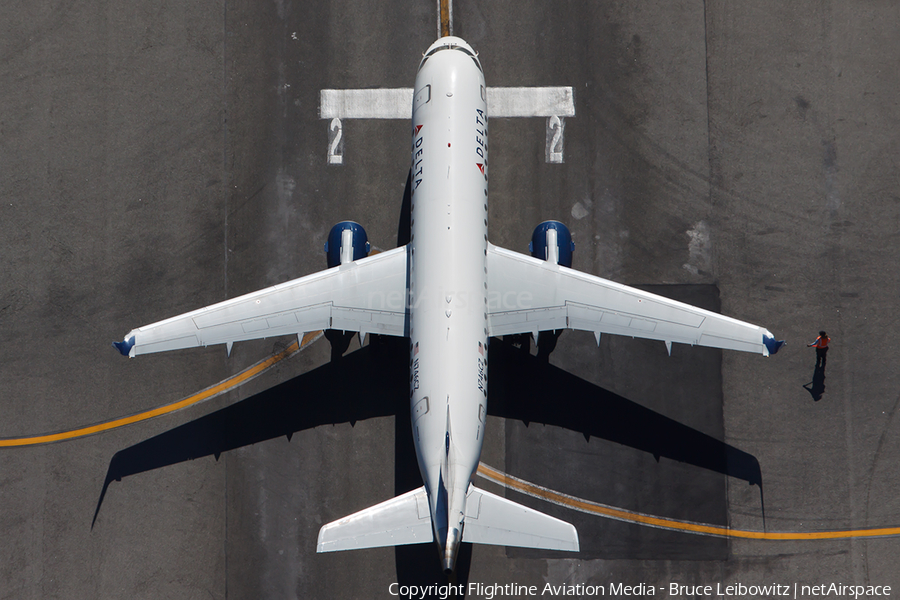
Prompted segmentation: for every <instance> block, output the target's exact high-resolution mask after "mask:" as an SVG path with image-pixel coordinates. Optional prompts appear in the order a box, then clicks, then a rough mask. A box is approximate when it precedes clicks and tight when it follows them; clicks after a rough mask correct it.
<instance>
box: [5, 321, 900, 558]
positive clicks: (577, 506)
mask: <svg viewBox="0 0 900 600" xmlns="http://www.w3.org/2000/svg"><path fill="white" fill-rule="evenodd" d="M321 336H322V332H321V331H315V332H312V333H307V334H306V335H305V336H303V340H302V342H301V343H298V342H294V343H293V344H291V345H290V346H288V347H287V348H286V349H285V350H283V351H282V352H279V353H278V354H276V355H274V356H270V357H269V358H267V359H265V360H262V361H260V362H258V363H256V364H255V365H252V366H250V367H248V368H246V369H244V370H243V371H241V372H240V373H238V374H236V375H233V376H231V377H229V378H228V379H224V380H222V381H220V382H219V383H217V384H215V385H213V386H210V387H208V388H206V389H205V390H202V391H200V392H197V393H196V394H193V395H191V396H188V397H187V398H184V399H182V400H179V401H178V402H173V403H171V404H166V405H165V406H160V407H158V408H154V409H152V410H148V411H144V412H141V413H138V414H136V415H132V416H130V417H122V418H119V419H113V420H112V421H107V422H105V423H99V424H97V425H90V426H87V427H80V428H78V429H72V430H69V431H61V432H58V433H50V434H44V435H34V436H26V437H19V438H8V439H0V448H13V447H22V446H36V445H40V444H49V443H52V442H60V441H65V440H73V439H76V438H80V437H84V436H88V435H93V434H96V433H102V432H104V431H110V430H112V429H116V428H118V427H123V426H125V425H131V424H133V423H139V422H141V421H146V420H148V419H152V418H154V417H159V416H162V415H167V414H170V413H173V412H175V411H178V410H181V409H183V408H187V407H188V406H192V405H194V404H197V403H199V402H203V401H204V400H209V399H210V398H213V397H214V396H217V395H219V394H222V393H224V392H227V391H229V390H231V389H233V388H235V387H237V386H239V385H241V384H243V383H246V382H247V381H249V380H250V379H252V378H254V377H256V376H257V375H259V374H260V373H262V372H263V371H265V370H267V369H269V368H270V367H272V366H274V365H276V364H277V363H279V362H281V361H282V360H284V359H286V358H289V357H291V356H293V355H294V354H296V353H297V352H299V351H300V350H302V349H304V348H306V347H307V346H308V345H309V344H311V343H312V342H314V341H316V340H317V339H319V337H321ZM478 475H480V476H481V477H483V478H485V479H487V480H489V481H493V482H494V483H496V484H498V485H501V486H503V487H506V488H509V489H512V490H516V491H518V492H521V493H523V494H527V495H529V496H532V497H534V498H540V499H542V500H545V501H547V502H552V503H553V504H557V505H559V506H563V507H566V508H569V509H572V510H577V511H580V512H584V513H588V514H592V515H597V516H602V517H607V518H609V519H615V520H618V521H624V522H627V523H634V524H637V525H644V526H646V527H655V528H658V529H667V530H670V531H680V532H683V533H692V534H696V535H708V536H714V537H724V538H744V539H757V540H834V539H848V538H874V537H888V536H900V527H879V528H873V529H848V530H841V531H810V532H801V531H797V532H768V531H752V530H742V529H732V528H730V527H722V526H719V525H707V524H704V523H696V522H693V521H682V520H678V519H666V518H663V517H655V516H653V515H648V514H644V513H639V512H635V511H630V510H625V509H622V508H616V507H613V506H608V505H606V504H600V503H599V502H592V501H590V500H584V499H582V498H577V497H575V496H570V495H568V494H563V493H562V492H557V491H555V490H551V489H549V488H546V487H543V486H540V485H537V484H535V483H531V482H529V481H525V480H524V479H519V478H518V477H514V476H512V475H508V474H506V473H504V472H502V471H499V470H497V469H495V468H493V467H491V466H488V465H486V464H484V463H480V464H479V465H478Z"/></svg>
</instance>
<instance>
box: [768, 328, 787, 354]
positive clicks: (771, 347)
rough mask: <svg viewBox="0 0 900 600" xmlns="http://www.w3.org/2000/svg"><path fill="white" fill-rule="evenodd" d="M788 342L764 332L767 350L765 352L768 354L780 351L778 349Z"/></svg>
mask: <svg viewBox="0 0 900 600" xmlns="http://www.w3.org/2000/svg"><path fill="white" fill-rule="evenodd" d="M786 343H787V342H785V341H784V340H776V339H775V338H774V336H772V335H771V334H769V335H766V334H765V333H764V334H763V346H765V348H766V352H763V354H765V355H766V356H770V355H772V354H775V353H776V352H778V350H779V349H780V348H781V347H782V346H784V345H785V344H786Z"/></svg>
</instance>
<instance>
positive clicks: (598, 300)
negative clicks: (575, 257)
mask: <svg viewBox="0 0 900 600" xmlns="http://www.w3.org/2000/svg"><path fill="white" fill-rule="evenodd" d="M487 262H488V332H489V335H491V336H501V335H510V334H516V333H532V334H534V335H535V336H536V335H537V334H538V332H540V331H550V330H556V329H567V328H568V329H581V330H585V331H592V332H594V335H595V336H596V338H597V340H598V342H599V340H600V334H601V333H613V334H618V335H627V336H631V337H639V338H648V339H652V340H662V341H664V342H665V343H666V347H667V348H669V350H670V351H671V345H672V342H680V343H683V344H692V345H698V346H711V347H713V348H726V349H730V350H743V351H745V352H756V353H760V354H762V355H764V356H768V355H769V354H774V353H775V352H777V351H778V348H780V347H781V345H782V344H783V343H784V342H779V341H776V340H775V338H774V337H773V336H772V334H771V333H770V332H769V331H768V330H767V329H764V328H762V327H759V326H757V325H751V324H750V323H745V322H743V321H738V320H737V319H732V318H730V317H726V316H723V315H720V314H718V313H714V312H710V311H708V310H703V309H701V308H697V307H694V306H691V305H690V304H684V303H683V302H676V301H675V300H669V299H668V298H664V297H662V296H657V295H656V294H651V293H649V292H645V291H642V290H639V289H636V288H632V287H629V286H627V285H622V284H620V283H615V282H613V281H609V280H607V279H602V278H600V277H595V276H593V275H588V274H587V273H582V272H580V271H575V270H573V269H569V268H567V267H563V266H560V265H556V264H552V263H548V262H546V261H543V260H539V259H536V258H532V257H530V256H526V255H524V254H519V253H518V252H513V251H511V250H505V249H503V248H499V247H497V246H494V245H493V244H489V245H488V256H487Z"/></svg>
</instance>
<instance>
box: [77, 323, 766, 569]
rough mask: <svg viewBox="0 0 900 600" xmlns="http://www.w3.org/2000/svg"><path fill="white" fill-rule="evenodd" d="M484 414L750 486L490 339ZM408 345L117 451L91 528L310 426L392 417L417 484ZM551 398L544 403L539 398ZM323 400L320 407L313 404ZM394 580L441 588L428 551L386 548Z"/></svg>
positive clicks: (433, 554)
mask: <svg viewBox="0 0 900 600" xmlns="http://www.w3.org/2000/svg"><path fill="white" fill-rule="evenodd" d="M488 360H489V365H490V380H489V395H490V402H489V404H488V414H490V415H493V416H497V417H504V418H507V419H516V420H521V421H523V422H525V423H526V424H528V423H543V424H545V425H552V426H556V427H562V428H565V429H568V430H571V431H576V432H579V433H581V434H583V435H584V436H585V437H586V438H590V437H596V438H602V439H606V440H609V441H612V442H616V443H619V444H623V445H626V446H630V447H632V448H636V449H639V450H643V451H645V452H649V453H651V454H653V455H654V456H655V457H657V459H659V458H661V457H664V458H669V459H672V460H677V461H681V462H684V463H688V464H691V465H694V466H697V467H700V468H702V469H709V470H711V471H715V472H718V473H722V474H726V475H729V476H731V477H736V478H738V479H742V480H744V481H747V482H748V483H751V484H757V485H759V486H760V492H762V474H761V470H760V466H759V462H758V461H757V460H756V458H754V457H753V456H752V455H750V454H747V453H746V452H743V451H741V450H738V449H737V448H734V447H732V446H729V445H728V444H725V443H723V442H721V441H719V440H716V439H714V438H712V437H710V436H708V435H706V434H704V433H701V432H699V431H697V430H695V429H692V428H690V427H687V426H685V425H683V424H681V423H678V422H677V421H674V420H672V419H669V418H668V417H665V416H662V415H660V414H658V413H656V412H654V411H652V410H649V409H647V408H645V407H643V406H640V405H639V404H636V403H634V402H632V401H630V400H628V399H626V398H623V397H622V396H619V395H617V394H614V393H612V392H609V391H607V390H605V389H603V388H600V387H598V386H596V385H594V384H591V383H589V382H587V381H584V380H583V379H580V378H579V377H576V376H574V375H571V374H569V373H567V372H565V371H563V370H562V369H560V368H557V367H554V366H553V365H550V364H549V363H547V362H545V361H543V360H540V359H538V358H536V357H534V356H531V355H530V354H528V353H527V352H525V351H523V350H521V349H520V348H517V347H514V346H513V345H512V344H510V343H509V342H504V341H503V340H501V339H493V340H492V341H491V344H490V346H489V350H488ZM408 377H409V366H408V342H407V341H406V339H405V338H382V337H379V336H371V338H370V342H369V344H367V345H366V346H365V347H363V348H361V349H359V350H357V351H355V352H352V353H350V354H348V355H346V356H344V357H342V358H340V359H339V360H337V361H332V362H330V363H328V364H325V365H322V366H321V367H318V368H316V369H314V370H312V371H310V372H308V373H304V374H303V375H300V376H298V377H295V378H293V379H291V380H289V381H286V382H284V383H282V384H279V385H277V386H274V387H272V388H270V389H268V390H265V391H263V392H260V393H258V394H255V395H254V396H251V397H249V398H246V399H245V400H242V401H240V402H237V403H236V404H233V405H231V406H228V407H226V408H223V409H220V410H218V411H215V412H213V413H210V414H208V415H205V416H202V417H199V418H197V419H195V420H193V421H191V422H189V423H186V424H184V425H181V426H179V427H176V428H174V429H172V430H170V431H167V432H165V433H162V434H160V435H157V436H155V437H152V438H150V439H147V440H145V441H143V442H140V443H137V444H135V445H133V446H130V447H128V448H125V449H123V450H120V451H119V452H117V453H116V454H115V455H114V456H113V458H112V460H111V461H110V463H109V467H108V470H107V474H106V479H105V481H104V483H103V488H102V490H101V492H100V497H99V499H98V501H97V507H96V510H95V512H94V517H93V521H92V527H93V524H94V523H96V520H97V516H98V515H99V512H100V508H101V506H102V504H103V500H104V498H105V497H106V494H107V492H108V491H109V487H110V485H111V484H112V482H114V481H121V480H122V479H123V478H125V477H129V476H132V475H136V474H139V473H144V472H147V471H151V470H154V469H159V468H162V467H166V466H169V465H174V464H178V463H181V462H185V461H188V460H193V459H196V458H200V457H205V456H215V457H217V458H218V456H219V455H220V454H222V453H223V452H227V451H229V450H234V449H236V448H241V447H244V446H249V445H252V444H256V443H259V442H263V441H266V440H271V439H275V438H278V437H282V436H285V437H287V438H288V439H290V437H291V436H292V435H293V434H294V433H297V432H300V431H304V430H307V429H311V428H314V427H317V426H320V425H326V424H336V423H351V424H353V423H355V422H356V421H361V420H364V419H370V418H374V417H387V416H394V417H396V419H397V422H396V426H395V444H394V445H395V452H396V455H395V456H396V458H395V484H394V485H395V493H396V494H401V493H403V492H406V491H409V490H411V489H415V488H417V487H419V486H421V485H422V480H421V477H420V475H419V470H418V466H417V464H416V460H415V449H414V446H413V441H412V435H411V427H410V416H409V401H408V398H409V388H408ZM548 398H549V399H552V401H551V402H548V401H547V399H548ZM323 399H326V400H327V401H322V400H323ZM471 556H472V549H471V546H470V545H469V544H463V547H462V548H461V551H460V556H459V558H458V562H457V574H456V582H455V583H463V584H465V583H467V581H468V574H469V568H470V564H471ZM395 557H396V567H397V581H398V583H400V584H406V585H413V584H415V585H429V584H434V583H437V584H444V583H446V582H447V579H446V576H445V575H444V573H443V572H442V571H441V568H440V562H439V560H438V554H437V549H436V547H434V545H433V544H420V545H414V546H398V547H397V548H396V549H395Z"/></svg>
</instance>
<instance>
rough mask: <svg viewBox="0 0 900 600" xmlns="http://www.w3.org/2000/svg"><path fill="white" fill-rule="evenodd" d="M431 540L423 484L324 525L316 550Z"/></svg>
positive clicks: (432, 536) (396, 544)
mask: <svg viewBox="0 0 900 600" xmlns="http://www.w3.org/2000/svg"><path fill="white" fill-rule="evenodd" d="M432 540H434V534H433V533H432V530H431V514H430V513H429V511H428V496H427V495H426V493H425V487H424V486H422V487H420V488H419V489H417V490H413V491H411V492H407V493H405V494H403V495H400V496H397V497H396V498H391V499H390V500H386V501H385V502H382V503H381V504H376V505H375V506H371V507H369V508H366V509H364V510H361V511H359V512H357V513H354V514H352V515H350V516H349V517H344V518H343V519H339V520H337V521H333V522H331V523H329V524H328V525H324V526H323V527H322V529H320V530H319V542H318V545H317V547H316V551H317V552H335V551H338V550H356V549H358V548H380V547H382V546H402V545H405V544H423V543H426V542H430V541H432Z"/></svg>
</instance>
